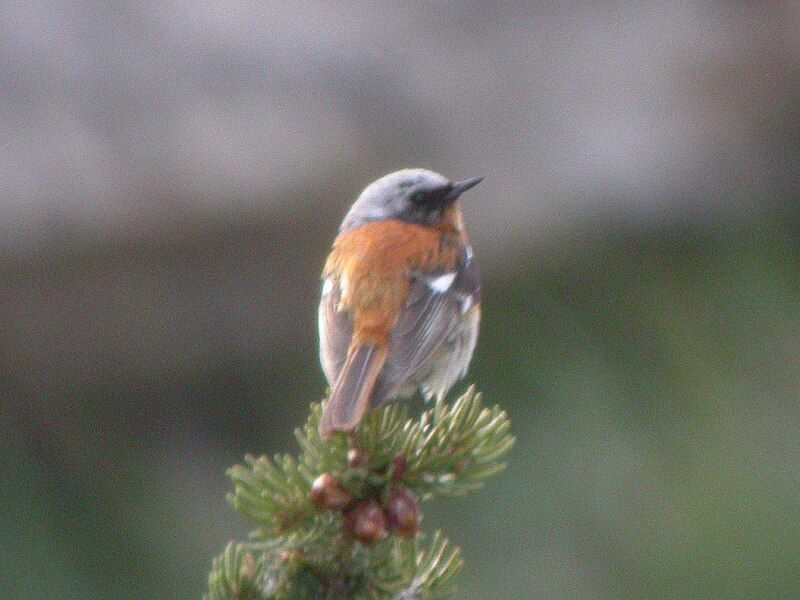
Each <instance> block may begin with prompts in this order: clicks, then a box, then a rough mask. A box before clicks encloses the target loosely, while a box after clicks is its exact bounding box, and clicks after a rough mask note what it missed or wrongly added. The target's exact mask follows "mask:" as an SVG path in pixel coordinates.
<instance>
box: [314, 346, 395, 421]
mask: <svg viewBox="0 0 800 600" xmlns="http://www.w3.org/2000/svg"><path fill="white" fill-rule="evenodd" d="M387 354H388V349H387V347H386V346H385V345H383V346H372V345H359V346H353V347H351V348H350V351H349V352H348V354H347V359H346V360H345V362H344V365H343V366H342V370H341V371H340V372H339V377H338V378H337V379H336V383H334V384H333V390H332V391H331V397H330V398H328V401H327V402H326V403H325V406H324V408H323V410H322V420H321V421H320V424H319V432H320V434H321V435H322V436H324V437H328V436H330V435H332V434H333V433H334V432H335V431H350V430H352V429H353V428H354V427H355V426H356V425H358V422H359V421H360V420H361V417H362V416H363V414H364V411H366V410H367V408H368V407H369V404H370V403H369V398H370V395H371V394H372V388H373V387H375V381H376V380H377V379H378V374H379V373H380V372H381V369H382V368H383V364H384V363H385V362H386V355H387Z"/></svg>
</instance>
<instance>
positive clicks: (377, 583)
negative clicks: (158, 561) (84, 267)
mask: <svg viewBox="0 0 800 600" xmlns="http://www.w3.org/2000/svg"><path fill="white" fill-rule="evenodd" d="M321 415H322V406H321V404H319V403H315V404H312V406H311V414H310V416H309V418H308V420H307V422H306V423H305V425H304V426H303V427H302V428H298V429H297V431H296V432H295V435H296V438H297V441H298V443H299V445H300V450H301V452H300V455H299V456H298V457H297V458H295V457H293V456H290V455H283V454H281V455H277V456H275V457H274V458H273V459H269V458H267V457H264V456H261V457H259V458H254V457H252V456H247V457H245V464H244V465H237V466H235V467H233V468H231V469H230V470H229V471H228V476H229V477H230V478H231V480H232V482H233V484H234V490H233V492H231V493H230V494H228V501H229V502H230V504H231V505H232V506H233V507H234V509H235V510H236V511H237V512H239V513H240V514H242V515H243V516H245V517H246V518H248V519H251V520H253V521H254V522H255V523H256V524H257V525H258V529H257V530H256V531H254V532H253V533H252V535H251V538H252V539H253V540H254V542H253V543H251V544H249V545H247V546H242V545H239V546H236V545H229V546H228V548H227V549H226V550H225V552H224V553H223V555H222V556H221V557H219V558H218V559H216V560H215V561H214V566H213V570H212V572H211V575H210V576H209V593H208V596H207V598H208V599H209V600H223V599H234V598H235V599H237V600H238V599H242V600H244V599H247V600H250V599H252V600H261V599H263V600H267V599H276V600H281V599H286V600H297V599H300V598H330V599H335V598H353V599H357V598H365V599H383V598H385V599H393V600H412V599H415V600H416V599H420V598H424V599H434V598H446V597H449V594H451V593H452V590H453V581H454V578H455V575H456V574H457V572H458V571H459V570H460V568H461V566H462V560H461V557H460V552H459V549H458V548H457V547H451V546H450V544H449V542H448V541H447V540H446V539H445V538H444V537H442V536H441V535H440V534H439V533H436V535H435V536H434V537H433V538H431V539H430V542H429V543H427V544H426V543H424V540H425V536H424V535H423V534H417V535H416V536H415V537H413V538H412V539H410V540H409V539H404V538H403V537H401V536H400V535H397V534H395V533H393V532H390V533H389V535H388V537H386V538H385V539H383V540H381V541H377V542H375V543H372V544H369V543H366V544H365V543H359V542H356V541H355V540H354V538H353V535H352V534H350V533H348V531H347V530H346V527H345V525H344V524H343V523H344V520H343V516H342V511H348V510H351V508H352V507H353V506H356V505H357V503H358V502H359V501H361V500H364V501H370V502H373V503H378V505H379V506H380V509H379V512H380V511H381V510H382V511H383V513H384V514H385V515H388V514H389V512H388V511H389V502H390V499H391V498H392V497H393V494H396V493H397V491H398V490H405V491H404V493H406V494H409V493H410V494H412V497H413V496H416V497H419V498H420V499H422V500H427V499H430V498H434V497H438V496H454V495H459V494H464V493H467V492H470V491H472V490H475V489H476V488H478V487H480V486H481V485H482V484H483V483H484V482H485V480H486V479H488V478H489V477H491V476H492V475H494V474H496V473H498V472H499V471H501V470H503V469H504V468H505V466H506V463H505V462H504V461H503V459H504V457H505V455H506V454H507V453H508V451H509V450H510V449H511V447H512V446H513V445H514V441H515V440H514V437H513V436H511V435H510V433H509V430H510V422H509V420H508V417H507V416H506V413H505V412H504V411H502V410H501V409H500V408H499V407H497V406H494V407H491V408H486V407H484V406H483V404H482V398H481V395H480V394H479V393H476V392H475V388H474V387H471V388H470V389H469V390H468V391H467V392H466V393H465V394H464V395H462V396H461V397H460V398H458V399H457V400H456V401H455V402H454V403H453V404H452V405H448V404H446V403H444V402H443V401H439V402H437V403H436V405H435V406H434V407H433V408H431V409H429V410H427V411H425V412H424V413H423V414H422V415H421V416H420V417H419V418H417V419H410V418H409V416H408V409H407V407H406V406H405V405H403V404H400V403H394V404H389V405H386V406H384V407H381V408H379V409H377V410H374V411H371V412H370V413H368V414H367V415H365V417H364V418H363V419H362V422H361V423H360V424H359V426H358V427H357V429H356V430H355V431H354V432H352V434H350V435H335V436H333V437H332V438H330V439H325V438H322V437H321V436H320V435H319V421H320V418H321ZM353 451H356V452H357V456H358V458H357V459H353V457H352V456H351V457H350V458H348V454H349V453H351V452H353ZM323 473H325V474H327V476H329V477H331V478H332V479H333V480H334V481H335V482H336V485H338V486H339V487H340V490H341V493H342V494H345V495H346V497H347V498H349V499H350V500H349V501H350V503H349V504H348V505H347V506H346V507H345V508H341V507H339V508H338V509H334V508H325V507H320V506H318V505H317V504H316V503H315V502H314V501H313V500H312V486H313V485H314V481H315V479H316V478H317V477H318V476H320V475H321V474H323ZM348 507H349V508H348ZM387 518H388V517H387ZM412 531H413V530H412Z"/></svg>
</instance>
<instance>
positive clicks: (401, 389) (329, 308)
mask: <svg viewBox="0 0 800 600" xmlns="http://www.w3.org/2000/svg"><path fill="white" fill-rule="evenodd" d="M482 179H483V178H482V177H476V178H473V179H467V180H465V181H461V182H457V183H453V182H451V181H449V180H448V179H447V178H445V177H443V176H442V175H439V174H438V173H434V172H433V171H428V170H426V169H404V170H402V171H397V172H395V173H391V174H389V175H386V176H384V177H381V178H380V179H378V180H377V181H375V182H373V183H371V184H370V185H368V186H367V187H366V188H365V189H364V191H363V192H361V195H359V197H358V199H357V200H356V201H355V203H354V204H353V206H352V207H351V208H350V211H349V212H348V213H347V216H345V218H344V221H343V222H342V225H341V227H340V229H339V236H338V237H337V238H336V240H335V241H334V243H333V250H332V251H331V253H330V255H329V256H328V260H327V262H326V264H325V270H324V272H323V279H324V284H323V288H322V300H321V301H320V305H319V330H320V358H321V360H322V367H323V370H324V371H325V376H326V377H327V379H328V383H329V385H330V386H331V395H330V398H328V400H327V401H326V403H325V405H324V408H323V414H322V420H321V422H320V433H321V434H322V435H324V436H330V435H331V434H333V433H334V432H337V431H350V430H352V429H353V428H354V427H355V426H356V425H358V422H359V421H360V420H361V417H362V416H363V414H364V412H365V411H366V410H367V409H369V408H374V407H377V406H378V405H380V404H381V403H383V402H385V401H387V400H391V399H394V398H399V397H408V396H410V395H412V394H413V393H414V392H415V391H416V390H417V388H419V389H420V390H421V391H422V393H423V395H424V396H425V397H426V398H431V397H433V396H437V397H441V396H444V395H445V394H446V393H447V391H448V390H449V389H450V388H451V387H452V386H453V384H454V383H455V382H456V381H457V380H458V379H460V378H461V377H463V376H464V375H465V374H466V370H467V367H468V366H469V362H470V359H471V358H472V353H473V351H474V349H475V342H476V341H477V337H478V323H479V321H480V301H481V285H480V278H479V276H478V271H477V268H476V266H475V261H474V259H473V256H472V248H471V247H470V244H469V241H468V239H467V235H466V233H465V231H464V223H463V218H462V215H461V210H460V208H459V205H458V197H459V196H460V195H461V194H462V193H463V192H464V191H466V190H468V189H470V188H471V187H473V186H475V185H477V184H478V183H480V182H481V181H482Z"/></svg>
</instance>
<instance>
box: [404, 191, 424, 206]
mask: <svg viewBox="0 0 800 600" xmlns="http://www.w3.org/2000/svg"><path fill="white" fill-rule="evenodd" d="M408 198H409V200H411V202H413V203H414V204H422V202H423V201H424V200H425V194H424V193H423V192H422V191H421V190H417V191H416V192H411V195H410V196H409V197H408Z"/></svg>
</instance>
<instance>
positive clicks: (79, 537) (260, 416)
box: [0, 218, 800, 600]
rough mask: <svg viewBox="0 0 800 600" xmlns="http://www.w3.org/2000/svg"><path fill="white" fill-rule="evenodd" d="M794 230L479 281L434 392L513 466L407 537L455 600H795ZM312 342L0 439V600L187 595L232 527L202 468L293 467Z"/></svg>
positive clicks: (570, 255) (677, 244)
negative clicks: (456, 397) (288, 458)
mask: <svg viewBox="0 0 800 600" xmlns="http://www.w3.org/2000/svg"><path fill="white" fill-rule="evenodd" d="M796 231H797V229H796V227H795V225H794V224H793V223H790V221H789V220H787V219H781V218H775V219H762V220H760V221H759V222H758V223H757V224H750V225H748V226H737V225H730V226H727V227H723V226H713V225H709V226H707V227H705V228H703V229H698V228H690V227H684V226H682V225H680V224H671V225H663V226H660V227H656V226H653V227H651V228H650V229H648V230H641V229H636V230H634V229H632V228H629V227H617V228H612V227H610V226H609V227H608V228H607V229H606V230H605V231H598V229H597V228H594V229H591V230H589V229H587V230H585V231H582V232H579V233H576V234H572V235H570V236H569V239H570V240H571V241H570V242H569V243H568V244H566V245H562V246H549V247H548V249H547V250H545V249H542V250H541V251H539V252H538V253H537V254H534V255H531V256H526V257H520V263H519V264H520V266H518V267H517V268H515V269H513V270H509V271H507V272H497V271H493V272H484V278H485V284H486V289H485V294H484V298H485V300H484V321H483V326H482V331H481V337H480V341H479V345H478V348H477V351H476V357H475V360H474V362H473V366H472V369H471V371H470V373H469V376H468V379H467V380H466V381H465V382H464V384H463V386H462V387H460V388H457V389H456V390H455V391H454V393H455V392H458V391H461V389H463V387H466V385H467V384H468V383H470V382H474V383H476V384H477V385H478V387H479V389H481V390H482V391H483V393H484V395H485V398H486V401H487V402H489V403H494V402H498V403H500V404H501V405H502V406H504V407H505V408H507V410H508V412H509V414H510V417H511V420H512V423H513V427H514V433H515V434H516V435H517V437H518V444H517V446H516V448H515V449H514V450H513V452H512V454H511V456H510V468H509V470H508V471H506V472H504V473H503V474H502V475H501V476H499V477H498V478H496V479H495V480H493V481H492V482H491V483H490V485H489V486H488V487H487V488H486V489H484V490H483V491H481V492H479V493H478V494H476V495H474V496H471V497H468V498H464V499H459V500H458V502H457V504H456V505H455V507H454V506H451V505H450V503H449V502H448V501H439V502H438V503H435V504H434V505H433V506H432V508H430V509H429V511H428V513H427V514H426V516H425V518H426V527H427V528H429V529H434V528H438V527H441V528H442V529H443V530H444V532H445V533H446V534H447V535H448V536H449V537H450V538H451V539H452V540H453V541H455V542H457V543H459V544H460V545H461V546H462V548H463V550H464V558H465V560H466V562H467V568H466V569H465V575H464V576H463V578H462V582H461V583H462V589H463V592H464V594H463V597H464V598H470V599H472V598H487V599H488V598H509V599H514V598H520V599H527V598H670V599H672V598H787V597H790V596H792V595H795V594H796V593H797V590H798V589H800V530H799V529H798V527H797V523H798V522H800V503H798V490H800V450H798V448H799V447H800V446H798V439H799V437H800V436H799V434H800V414H799V411H798V402H797V400H798V398H797V394H798V382H799V381H800V372H798V371H799V370H800V361H798V349H799V348H798V346H800V289H798V281H799V279H798V275H800V262H799V261H798V258H799V257H798V242H797V232H796ZM477 254H478V255H479V256H480V248H478V249H477ZM270 301H271V300H270V298H265V299H264V302H270ZM314 323H315V319H314V315H313V314H311V313H310V312H309V314H307V315H303V316H302V317H300V318H298V338H297V339H293V340H291V341H290V342H288V343H287V344H286V346H285V347H283V346H282V347H277V348H274V349H273V351H272V352H270V353H269V355H264V356H261V355H259V356H241V355H235V354H234V353H231V354H230V355H228V356H214V357H213V360H210V361H209V364H208V365H207V366H206V368H203V369H198V370H197V371H196V372H188V373H176V374H175V377H174V378H173V379H172V380H171V381H163V382H156V383H153V382H149V383H145V382H142V381H139V380H138V379H137V374H136V373H135V372H130V373H125V374H123V375H120V377H119V379H118V380H114V381H104V382H87V383H86V384H85V385H84V386H82V387H80V389H78V388H75V389H64V390H62V391H63V400H62V401H63V402H68V403H70V404H71V407H72V408H71V414H72V417H71V419H72V420H71V422H70V423H69V424H67V425H63V424H55V426H59V425H63V426H68V427H69V428H70V429H71V431H73V432H74V433H73V435H74V436H75V437H76V438H77V439H78V440H80V442H79V443H78V444H74V445H71V446H63V447H62V446H58V445H56V444H55V443H51V442H48V440H51V439H52V438H49V437H48V436H46V435H42V436H38V435H36V433H37V430H36V429H37V428H42V430H45V429H47V428H49V427H52V426H54V424H52V423H48V422H47V417H46V416H44V415H42V416H41V418H40V421H39V422H37V423H34V424H30V423H28V424H27V425H26V426H25V428H23V429H18V428H16V427H13V426H8V425H13V423H11V422H9V424H7V425H6V426H4V430H3V431H2V434H3V439H4V445H5V444H8V448H7V451H6V450H4V451H3V453H2V459H0V460H2V461H3V463H5V464H4V471H6V476H5V478H4V479H5V482H4V483H5V485H4V486H3V487H2V489H3V491H2V492H0V493H2V496H3V507H4V509H3V512H4V513H5V515H4V517H3V521H4V522H3V526H2V527H0V540H1V541H0V548H2V551H3V555H4V556H6V557H7V560H6V561H5V562H6V569H7V571H6V577H5V578H4V579H5V582H4V584H3V586H2V592H0V596H2V597H7V598H15V599H22V598H31V599H40V598H49V599H59V598H81V599H86V600H91V599H93V598H98V599H99V598H117V599H123V598H131V599H133V598H135V599H137V600H144V599H147V598H153V599H155V598H159V599H161V598H197V597H199V596H200V594H201V593H202V590H203V589H204V586H205V578H206V575H207V572H208V569H209V567H210V560H211V558H212V556H214V555H216V554H217V553H219V552H220V551H221V550H222V549H223V548H224V545H225V543H226V542H227V540H228V539H233V538H241V537H242V536H243V535H244V534H245V530H246V527H247V524H246V523H244V522H243V521H242V520H239V519H238V518H237V517H236V516H235V515H233V513H232V511H231V510H230V509H229V508H228V507H227V506H226V505H225V503H224V500H223V497H224V494H225V492H226V491H227V490H228V489H229V484H228V482H227V481H226V480H225V478H224V470H225V468H227V467H228V466H230V465H231V464H233V463H234V462H238V461H240V460H241V456H242V455H243V454H244V453H245V452H253V453H262V452H263V453H272V452H275V451H278V450H290V449H293V442H292V439H291V431H292V429H293V428H294V427H295V426H297V425H298V424H300V423H301V422H302V421H303V420H304V418H305V416H306V411H307V407H308V402H309V401H311V400H316V399H318V398H319V397H321V395H322V393H323V392H324V390H323V387H322V386H323V382H324V379H323V377H322V375H321V372H320V369H319V367H318V366H317V355H316V337H315V336H316V330H315V326H314ZM298 340H299V341H298ZM417 403H418V404H419V406H421V401H417ZM12 418H13V417H12ZM20 431H22V433H20ZM76 449H77V450H76ZM65 453H66V454H65ZM209 457H212V458H209ZM209 481H210V482H211V483H209ZM8 558H10V560H8Z"/></svg>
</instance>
